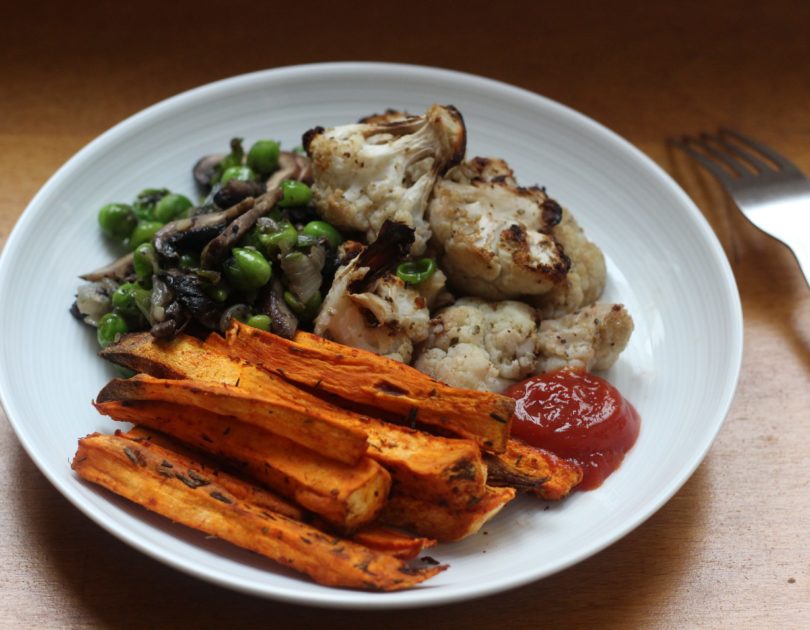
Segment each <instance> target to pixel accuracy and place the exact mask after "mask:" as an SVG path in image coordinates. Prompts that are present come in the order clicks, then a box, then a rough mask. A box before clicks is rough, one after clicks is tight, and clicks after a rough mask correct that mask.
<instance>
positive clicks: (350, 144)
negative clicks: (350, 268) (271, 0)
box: [304, 105, 466, 255]
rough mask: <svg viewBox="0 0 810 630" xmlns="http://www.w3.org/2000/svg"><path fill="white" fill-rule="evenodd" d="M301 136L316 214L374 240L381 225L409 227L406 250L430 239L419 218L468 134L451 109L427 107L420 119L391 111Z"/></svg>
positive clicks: (417, 249) (461, 151)
mask: <svg viewBox="0 0 810 630" xmlns="http://www.w3.org/2000/svg"><path fill="white" fill-rule="evenodd" d="M365 120H367V121H368V122H360V123H356V124H352V125H342V126H339V127H333V128H331V129H323V128H322V127H316V128H315V129H311V130H310V131H308V132H307V133H305V134H304V148H305V149H306V151H307V153H308V154H309V156H310V158H311V159H312V170H313V178H314V183H313V185H312V194H313V203H314V204H315V206H316V208H317V209H318V211H319V213H320V214H321V216H322V217H323V218H324V219H325V220H326V221H329V222H330V223H332V224H334V225H336V226H337V227H339V228H342V229H344V230H354V231H361V232H364V233H365V234H366V238H367V240H368V241H369V242H373V241H374V240H375V239H376V238H377V235H378V233H379V231H380V228H381V227H382V225H383V223H384V222H385V221H387V220H391V221H396V222H398V223H402V224H404V225H407V226H409V227H411V228H413V229H414V230H415V240H414V243H413V245H412V247H411V252H412V253H414V254H417V255H418V254H421V253H422V252H424V250H425V245H426V243H427V241H428V239H429V238H430V226H429V225H428V223H427V221H426V219H425V210H426V208H427V204H428V199H429V197H430V193H431V191H432V190H433V185H434V183H435V182H436V178H437V177H438V176H439V175H441V174H442V173H444V172H445V171H446V170H447V169H448V168H450V167H451V166H453V165H454V164H457V163H458V162H459V161H460V160H461V159H462V158H463V157H464V151H465V147H466V131H465V128H464V120H463V119H462V117H461V114H460V113H459V112H458V110H456V108H455V107H453V106H451V105H431V107H430V108H429V109H428V110H427V112H426V113H425V115H424V116H406V115H403V114H399V113H395V112H394V113H390V114H386V115H382V116H377V117H370V118H368V119H365Z"/></svg>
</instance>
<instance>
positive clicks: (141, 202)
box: [132, 188, 169, 221]
mask: <svg viewBox="0 0 810 630" xmlns="http://www.w3.org/2000/svg"><path fill="white" fill-rule="evenodd" d="M168 194H169V189H168V188H144V189H143V190H142V191H141V192H139V193H138V196H137V197H136V198H135V202H134V203H133V204H132V211H133V212H134V213H135V216H136V217H138V220H141V221H154V220H155V206H156V205H157V203H158V202H159V201H160V200H161V199H163V197H165V196H166V195H168Z"/></svg>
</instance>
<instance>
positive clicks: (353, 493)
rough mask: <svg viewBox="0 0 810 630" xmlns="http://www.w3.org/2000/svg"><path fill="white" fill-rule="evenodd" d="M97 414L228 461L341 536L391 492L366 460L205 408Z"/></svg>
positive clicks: (149, 406)
mask: <svg viewBox="0 0 810 630" xmlns="http://www.w3.org/2000/svg"><path fill="white" fill-rule="evenodd" d="M96 409H98V411H99V412H100V413H102V414H104V415H108V416H110V417H111V418H113V419H114V420H118V421H121V422H133V423H136V424H141V425H145V426H148V427H150V428H152V429H154V430H157V431H161V432H163V433H166V434H168V435H171V436H173V437H174V438H176V439H178V440H180V441H182V442H184V443H186V444H188V445H190V446H192V447H194V448H196V449H199V450H201V451H204V452H206V453H208V454H210V455H212V456H214V457H222V458H225V459H226V460H227V461H229V462H230V463H232V464H233V465H235V466H236V467H237V469H239V470H240V471H242V472H244V473H245V474H247V475H249V476H250V477H252V478H253V479H256V480H257V481H259V482H260V483H262V484H264V485H266V486H268V487H270V488H273V489H274V490H276V491H277V492H280V493H281V494H283V495H284V496H286V497H289V498H290V499H292V500H293V501H295V502H296V503H298V504H299V505H301V506H302V507H304V508H305V509H307V510H309V511H310V512H313V513H315V514H317V515H319V516H320V517H321V518H323V519H324V520H325V521H327V522H328V523H329V524H330V525H332V526H333V527H336V528H337V529H338V530H340V531H342V532H349V531H352V530H354V529H356V528H357V527H359V526H361V525H363V524H365V523H369V522H370V521H372V520H373V519H374V518H375V517H376V515H377V513H378V512H379V511H380V510H381V509H382V507H383V504H384V503H385V500H386V497H387V496H388V492H389V490H390V487H391V477H390V475H389V474H388V472H387V471H385V469H383V468H382V467H381V466H380V465H379V464H378V463H376V462H375V461H373V460H371V459H369V458H368V457H364V458H363V459H361V460H360V461H359V462H358V463H356V464H352V465H349V464H343V463H341V462H338V461H335V460H331V459H328V458H326V457H323V456H322V455H320V454H318V453H315V452H313V451H310V450H309V449H306V448H303V447H301V446H299V445H298V444H295V443H294V442H291V441H289V440H287V439H286V438H283V437H279V436H275V435H273V434H271V433H268V432H265V431H262V430H260V429H257V428H256V427H253V426H250V425H247V424H245V423H244V422H241V421H240V420H237V419H236V418H233V417H228V416H221V415H218V414H215V413H213V412H211V411H208V410H206V409H198V408H195V407H188V406H185V405H179V404H175V403H167V402H162V401H133V402H130V403H127V404H123V403H121V402H116V401H110V402H104V403H96Z"/></svg>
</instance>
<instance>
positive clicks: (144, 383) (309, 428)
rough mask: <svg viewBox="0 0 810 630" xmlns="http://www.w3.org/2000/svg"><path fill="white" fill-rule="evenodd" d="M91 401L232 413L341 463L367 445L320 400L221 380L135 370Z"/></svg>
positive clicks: (360, 433)
mask: <svg viewBox="0 0 810 630" xmlns="http://www.w3.org/2000/svg"><path fill="white" fill-rule="evenodd" d="M96 400H97V402H100V403H101V402H108V401H112V400H116V401H135V400H155V401H163V402H174V403H178V404H184V405H190V406H193V407H199V408H200V409H208V410H210V411H213V412H214V413H218V414H221V415H228V416H234V417H235V418H238V419H239V420H241V421H243V422H245V423H247V424H252V425H255V426H257V427H258V428H260V429H264V430H266V431H269V432H270V433H274V434H276V435H279V436H282V437H285V438H287V439H289V440H291V441H293V442H296V443H297V444H300V445H301V446H304V447H307V448H310V449H312V450H314V451H316V452H320V453H323V454H324V455H325V456H326V457H330V458H332V459H336V460H338V461H341V462H344V463H346V464H354V463H356V462H357V461H358V460H359V459H360V458H361V457H363V456H364V455H365V453H366V449H367V447H368V441H367V437H366V434H365V432H363V431H362V429H360V428H357V427H347V426H346V425H345V424H342V423H340V422H339V421H336V420H335V419H333V417H332V415H331V414H330V413H329V412H328V410H327V409H325V405H324V404H323V403H319V404H318V405H315V406H312V405H306V404H302V403H300V402H299V401H297V400H295V399H290V398H288V397H286V396H284V395H276V394H275V393H274V392H273V391H271V390H266V391H262V392H261V393H259V392H250V391H247V390H245V389H244V388H240V387H238V386H233V385H228V384H224V383H215V382H211V381H202V380H191V379H180V380H174V379H160V378H154V377H152V376H148V375H146V374H139V375H137V376H133V377H132V378H129V379H113V380H111V381H110V382H109V383H107V385H105V386H104V388H103V389H102V390H101V391H100V392H99V393H98V396H97V397H96Z"/></svg>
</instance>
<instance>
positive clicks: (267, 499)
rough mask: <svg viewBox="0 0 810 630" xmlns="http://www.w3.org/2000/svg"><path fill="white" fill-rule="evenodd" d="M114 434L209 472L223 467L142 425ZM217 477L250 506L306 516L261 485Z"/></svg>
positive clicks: (295, 516) (297, 519) (297, 518)
mask: <svg viewBox="0 0 810 630" xmlns="http://www.w3.org/2000/svg"><path fill="white" fill-rule="evenodd" d="M115 434H116V435H120V436H121V437H124V438H126V439H128V440H132V441H133V442H136V443H140V442H149V443H150V444H156V445H157V446H159V447H161V448H164V449H168V450H170V451H172V452H174V453H177V454H178V455H182V456H183V457H187V458H189V459H193V460H195V461H196V462H198V463H199V464H200V465H202V466H203V467H204V468H207V469H208V470H211V471H218V470H219V469H220V468H222V466H221V464H220V463H218V462H217V461H216V460H215V459H213V458H211V457H206V456H205V455H204V454H203V453H201V452H198V451H194V450H192V449H190V448H188V446H187V445H185V444H183V443H182V442H179V441H178V440H175V439H173V438H171V437H169V436H168V435H166V434H165V433H161V432H160V431H154V430H152V429H148V428H146V427H142V426H135V427H132V428H131V429H130V430H129V431H127V432H123V431H116V432H115ZM217 480H218V481H219V483H220V484H222V485H223V486H224V487H225V488H226V489H227V490H228V491H229V492H230V493H231V494H233V495H234V496H236V497H237V498H238V499H241V500H242V501H248V502H249V503H252V504H253V505H255V506H257V507H260V508H262V509H264V510H270V511H271V512H278V513H279V514H283V515H284V516H289V517H290V518H294V519H295V520H296V521H301V520H304V519H305V518H306V515H305V514H304V511H303V510H302V509H301V508H299V507H297V506H295V505H293V504H292V503H290V502H289V501H287V500H285V499H283V498H281V497H280V496H278V495H277V494H275V493H273V492H270V491H269V490H266V489H265V488H260V487H259V486H256V485H254V484H251V483H246V482H245V480H242V479H238V478H235V479H234V478H233V477H231V476H230V475H219V476H218V477H217Z"/></svg>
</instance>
